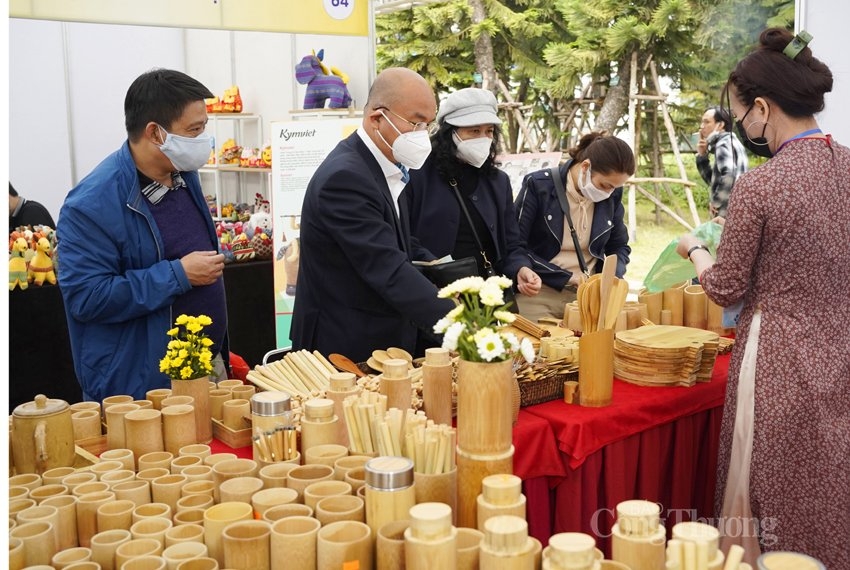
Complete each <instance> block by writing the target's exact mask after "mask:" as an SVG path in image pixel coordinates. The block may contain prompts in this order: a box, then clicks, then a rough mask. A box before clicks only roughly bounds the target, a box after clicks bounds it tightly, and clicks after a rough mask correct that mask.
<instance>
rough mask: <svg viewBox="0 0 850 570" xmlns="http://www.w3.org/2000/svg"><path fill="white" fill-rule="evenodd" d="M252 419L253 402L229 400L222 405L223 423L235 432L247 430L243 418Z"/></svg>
mask: <svg viewBox="0 0 850 570" xmlns="http://www.w3.org/2000/svg"><path fill="white" fill-rule="evenodd" d="M250 417H251V402H249V401H248V400H243V399H239V400H227V401H226V402H224V403H223V404H222V405H221V421H222V423H224V425H226V426H227V427H229V428H230V429H233V430H240V429H245V428H246V427H248V426H247V424H246V423H245V422H244V420H243V418H250Z"/></svg>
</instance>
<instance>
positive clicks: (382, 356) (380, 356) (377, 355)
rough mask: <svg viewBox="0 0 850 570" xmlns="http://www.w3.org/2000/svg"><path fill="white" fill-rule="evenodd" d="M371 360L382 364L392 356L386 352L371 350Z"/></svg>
mask: <svg viewBox="0 0 850 570" xmlns="http://www.w3.org/2000/svg"><path fill="white" fill-rule="evenodd" d="M372 358H374V359H375V360H376V361H377V362H379V363H381V364H383V363H384V362H385V361H387V360H390V359H391V358H392V356H390V355H389V353H388V352H387V351H386V350H380V349H378V350H373V351H372Z"/></svg>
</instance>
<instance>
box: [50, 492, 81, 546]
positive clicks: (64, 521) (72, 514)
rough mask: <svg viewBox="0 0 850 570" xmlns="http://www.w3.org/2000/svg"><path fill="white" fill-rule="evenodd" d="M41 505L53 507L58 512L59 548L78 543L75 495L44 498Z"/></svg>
mask: <svg viewBox="0 0 850 570" xmlns="http://www.w3.org/2000/svg"><path fill="white" fill-rule="evenodd" d="M41 506H47V507H55V508H56V510H57V511H58V512H59V532H58V536H59V550H66V549H68V548H74V547H76V546H77V545H78V544H79V539H78V538H77V497H75V496H73V495H56V496H53V497H49V498H47V499H44V500H43V501H42V502H41Z"/></svg>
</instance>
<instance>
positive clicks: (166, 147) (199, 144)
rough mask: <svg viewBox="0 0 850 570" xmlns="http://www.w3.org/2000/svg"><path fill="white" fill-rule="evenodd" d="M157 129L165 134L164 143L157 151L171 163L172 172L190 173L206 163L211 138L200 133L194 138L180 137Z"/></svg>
mask: <svg viewBox="0 0 850 570" xmlns="http://www.w3.org/2000/svg"><path fill="white" fill-rule="evenodd" d="M159 128H160V129H162V131H163V132H165V142H164V143H162V144H161V145H160V146H159V150H161V151H162V154H164V155H165V156H166V157H167V158H168V160H170V161H171V164H172V165H173V166H174V170H179V171H181V172H191V171H192V170H198V169H199V168H200V167H202V166H203V165H205V164H206V163H207V161H208V160H209V158H210V150H211V149H212V137H211V136H209V135H208V134H206V133H201V134H199V135H198V136H196V137H181V136H180V135H174V134H171V133H169V132H168V131H166V130H165V129H163V128H162V127H159Z"/></svg>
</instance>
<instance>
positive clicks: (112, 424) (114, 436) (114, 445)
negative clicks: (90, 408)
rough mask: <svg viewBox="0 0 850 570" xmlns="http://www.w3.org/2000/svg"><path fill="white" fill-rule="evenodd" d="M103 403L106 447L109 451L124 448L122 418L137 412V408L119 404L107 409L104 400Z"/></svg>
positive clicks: (128, 404) (129, 404) (133, 405)
mask: <svg viewBox="0 0 850 570" xmlns="http://www.w3.org/2000/svg"><path fill="white" fill-rule="evenodd" d="M107 399H108V398H107ZM131 400H132V398H131ZM103 402H104V408H103V412H104V414H105V416H106V447H107V448H109V449H123V448H126V447H127V445H126V444H125V441H124V437H125V436H124V416H126V415H127V414H128V413H130V412H132V411H135V410H138V409H139V406H137V405H136V404H133V403H120V404H113V405H110V406H108V407H107V406H106V400H104V401H103Z"/></svg>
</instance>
